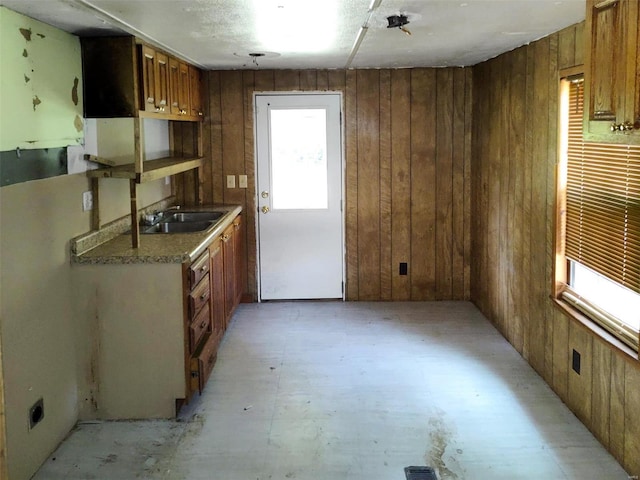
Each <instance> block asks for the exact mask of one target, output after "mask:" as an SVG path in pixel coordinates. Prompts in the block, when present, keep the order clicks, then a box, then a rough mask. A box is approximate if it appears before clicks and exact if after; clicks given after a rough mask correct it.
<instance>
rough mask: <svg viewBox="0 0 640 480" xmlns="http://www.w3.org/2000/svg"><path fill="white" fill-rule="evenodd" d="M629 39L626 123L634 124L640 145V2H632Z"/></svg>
mask: <svg viewBox="0 0 640 480" xmlns="http://www.w3.org/2000/svg"><path fill="white" fill-rule="evenodd" d="M628 32H629V33H628V39H627V80H626V81H627V88H626V91H627V97H626V99H625V105H626V115H625V120H624V121H625V122H630V123H633V127H634V130H633V132H632V133H633V134H634V136H635V140H634V142H633V143H634V144H636V145H637V144H639V143H640V138H638V137H640V2H630V5H629V30H628Z"/></svg>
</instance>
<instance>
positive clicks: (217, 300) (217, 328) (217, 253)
mask: <svg viewBox="0 0 640 480" xmlns="http://www.w3.org/2000/svg"><path fill="white" fill-rule="evenodd" d="M209 257H210V259H211V270H210V274H211V309H212V330H213V335H216V336H217V337H218V339H220V338H222V334H223V333H224V329H225V312H224V260H223V258H222V240H221V239H217V240H214V241H213V243H211V245H210V246H209Z"/></svg>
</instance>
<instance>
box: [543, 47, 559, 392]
mask: <svg viewBox="0 0 640 480" xmlns="http://www.w3.org/2000/svg"><path fill="white" fill-rule="evenodd" d="M548 38H549V64H548V70H547V98H548V102H547V103H548V108H547V112H548V113H547V115H548V119H549V123H548V126H547V139H548V141H547V153H546V155H545V159H546V166H545V170H546V175H547V178H546V182H545V183H546V185H545V188H546V200H545V204H546V212H545V213H546V217H545V226H546V234H545V242H544V246H545V276H544V283H543V291H542V297H541V302H542V303H543V305H544V306H545V325H546V326H545V332H546V335H545V347H544V349H545V350H544V351H545V363H544V379H545V380H546V381H547V383H549V384H550V385H552V384H553V337H554V335H555V322H554V321H553V320H554V318H555V316H554V313H555V307H554V305H553V304H552V303H551V302H550V301H549V299H548V296H549V292H551V291H553V288H554V279H553V272H554V265H555V247H554V243H553V241H551V240H550V239H553V238H555V212H556V201H555V200H556V199H555V197H556V164H557V160H556V159H557V156H558V98H559V97H558V92H559V87H558V54H559V46H558V43H559V42H558V35H551V36H549V37H548Z"/></svg>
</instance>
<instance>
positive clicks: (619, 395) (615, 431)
mask: <svg viewBox="0 0 640 480" xmlns="http://www.w3.org/2000/svg"><path fill="white" fill-rule="evenodd" d="M626 366H627V361H626V360H625V359H624V358H622V357H621V356H620V355H617V354H615V353H614V354H613V355H612V357H611V391H610V393H609V408H610V410H609V451H610V452H611V453H612V455H613V456H614V457H615V458H616V460H618V462H620V464H622V465H624V437H625V410H626V405H625V392H624V390H625V388H624V387H625V376H626ZM636 412H637V410H636Z"/></svg>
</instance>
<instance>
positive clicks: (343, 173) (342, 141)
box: [251, 90, 347, 303]
mask: <svg viewBox="0 0 640 480" xmlns="http://www.w3.org/2000/svg"><path fill="white" fill-rule="evenodd" d="M294 95H295V96H299V95H302V96H305V95H338V98H339V100H340V175H341V178H340V217H341V218H340V224H341V227H342V239H341V241H342V258H341V259H340V260H341V262H342V301H343V302H344V301H345V298H346V292H347V285H346V283H347V240H346V239H347V237H346V221H345V219H346V215H345V214H346V199H345V195H346V173H347V172H346V149H345V122H344V111H345V105H344V94H343V92H341V91H334V90H322V91H317V90H309V91H304V92H301V91H283V90H280V91H254V92H253V96H252V97H251V101H252V102H253V103H252V110H253V168H254V172H255V175H254V179H253V180H254V185H253V189H254V192H255V195H254V198H253V202H254V203H253V206H254V208H255V209H256V217H255V218H256V220H255V222H254V228H255V234H256V237H255V238H256V292H257V296H258V303H261V302H262V298H261V288H260V287H261V285H260V273H261V272H260V225H259V224H260V209H259V208H258V204H259V198H258V195H259V193H258V114H257V109H256V102H257V97H259V96H283V97H289V96H294Z"/></svg>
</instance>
